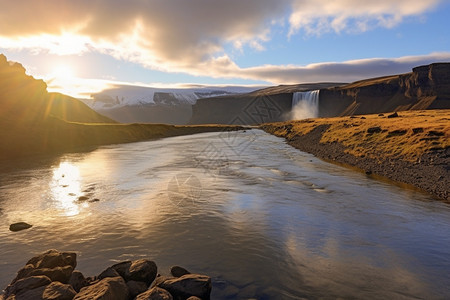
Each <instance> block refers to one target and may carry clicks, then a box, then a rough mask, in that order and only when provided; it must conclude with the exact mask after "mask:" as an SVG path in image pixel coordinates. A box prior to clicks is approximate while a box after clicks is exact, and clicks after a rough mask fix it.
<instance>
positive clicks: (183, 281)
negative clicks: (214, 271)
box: [158, 274, 211, 299]
mask: <svg viewBox="0 0 450 300" xmlns="http://www.w3.org/2000/svg"><path fill="white" fill-rule="evenodd" d="M158 287H160V288H163V289H165V290H167V291H169V292H170V293H171V294H172V296H173V297H174V298H176V299H178V298H181V299H186V298H189V297H191V296H197V297H200V298H202V299H209V297H210V294H211V278H210V277H208V276H205V275H199V274H187V275H184V276H181V277H179V278H172V279H167V280H165V281H163V282H161V283H159V284H158Z"/></svg>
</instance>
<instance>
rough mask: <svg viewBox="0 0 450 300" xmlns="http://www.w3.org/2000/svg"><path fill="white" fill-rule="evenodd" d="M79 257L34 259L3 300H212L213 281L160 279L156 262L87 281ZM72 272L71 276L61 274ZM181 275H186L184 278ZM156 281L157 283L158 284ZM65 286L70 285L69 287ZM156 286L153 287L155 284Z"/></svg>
mask: <svg viewBox="0 0 450 300" xmlns="http://www.w3.org/2000/svg"><path fill="white" fill-rule="evenodd" d="M76 264H77V263H76V255H75V253H71V252H59V251H57V250H48V251H46V252H44V253H42V254H40V255H37V256H35V257H33V258H31V259H30V260H29V261H28V262H27V264H26V266H25V267H24V268H22V269H21V270H19V272H18V275H17V277H16V278H15V279H14V280H13V281H12V282H11V284H10V285H8V287H7V288H6V289H5V291H4V294H0V299H1V300H3V299H7V300H14V299H18V300H19V299H33V300H34V299H36V300H38V299H42V300H72V299H74V300H88V299H89V300H97V299H98V300H100V299H101V300H122V299H123V300H132V299H137V300H145V299H149V300H150V299H162V300H171V299H183V300H184V299H188V298H189V297H192V296H196V297H199V298H195V299H209V298H210V293H211V278H210V277H208V276H205V275H198V274H187V273H189V272H188V271H187V270H186V269H184V268H183V267H175V268H172V270H171V271H172V273H174V274H178V275H180V277H178V278H174V277H164V276H158V277H156V274H157V266H156V264H155V263H154V262H153V261H150V260H147V259H139V260H135V261H124V262H120V263H117V264H115V265H113V266H111V267H109V268H107V269H106V270H105V271H103V272H102V273H100V274H99V275H98V276H93V277H88V278H85V277H84V275H83V274H82V273H81V272H79V271H76V270H75V271H74V270H73V269H74V268H75V267H76ZM61 270H70V273H67V274H66V273H64V272H63V273H61ZM181 274H185V275H183V276H181ZM155 279H156V280H155ZM66 282H67V283H68V284H66ZM152 283H153V284H152Z"/></svg>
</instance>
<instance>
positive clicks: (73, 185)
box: [50, 162, 87, 216]
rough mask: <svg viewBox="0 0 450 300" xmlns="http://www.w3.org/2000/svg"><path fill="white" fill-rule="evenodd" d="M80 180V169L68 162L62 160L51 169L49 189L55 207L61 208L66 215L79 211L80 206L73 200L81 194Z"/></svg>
mask: <svg viewBox="0 0 450 300" xmlns="http://www.w3.org/2000/svg"><path fill="white" fill-rule="evenodd" d="M81 181H82V177H81V175H80V169H79V168H78V167H76V166H74V165H73V164H71V163H69V162H62V163H60V164H59V166H58V167H57V168H55V169H53V177H52V181H51V183H50V189H51V192H52V196H53V198H54V200H55V203H56V205H57V207H56V208H57V209H60V210H62V211H63V214H64V215H66V216H76V215H78V214H79V213H80V206H79V205H78V204H77V203H76V202H75V201H76V200H77V199H78V197H80V196H81V195H82V192H81ZM84 205H87V203H84Z"/></svg>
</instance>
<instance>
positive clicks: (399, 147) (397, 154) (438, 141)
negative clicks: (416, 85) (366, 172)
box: [274, 109, 450, 161]
mask: <svg viewBox="0 0 450 300" xmlns="http://www.w3.org/2000/svg"><path fill="white" fill-rule="evenodd" d="M398 114H399V117H396V118H387V116H388V115H389V114H384V116H379V115H365V116H356V117H338V118H318V119H307V120H301V121H289V122H285V123H277V125H278V127H277V130H276V131H275V132H274V134H276V135H279V136H286V137H288V138H291V137H293V136H295V135H304V134H306V133H308V132H310V131H311V130H313V129H314V128H316V127H317V126H319V125H324V124H325V125H329V128H328V130H326V132H325V133H324V134H323V136H322V138H321V141H320V142H321V143H323V144H327V143H332V142H338V143H341V144H342V145H344V146H345V147H346V152H347V153H350V154H352V155H354V156H358V157H363V156H365V157H372V158H375V159H378V158H382V159H385V158H401V159H403V160H408V161H415V160H417V159H419V158H420V156H421V155H422V154H424V153H426V152H428V151H431V150H437V149H446V148H449V147H450V139H449V138H450V110H449V109H446V110H426V111H404V112H403V111H402V112H399V113H398ZM289 124H290V125H292V128H291V129H290V132H288V129H287V128H289V127H290V126H286V125H289ZM279 125H282V126H279ZM376 127H379V130H378V128H376ZM369 128H372V129H371V130H372V131H375V132H373V133H370V132H369V131H371V130H369Z"/></svg>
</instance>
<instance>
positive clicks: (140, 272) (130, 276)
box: [124, 259, 158, 285]
mask: <svg viewBox="0 0 450 300" xmlns="http://www.w3.org/2000/svg"><path fill="white" fill-rule="evenodd" d="M157 272H158V267H157V266H156V264H155V262H153V261H150V260H147V259H139V260H135V261H133V262H132V263H131V265H130V268H129V269H128V270H127V271H126V272H125V277H124V278H125V280H127V281H129V280H134V281H142V282H145V283H147V285H150V284H151V283H152V282H153V280H155V278H156V274H157Z"/></svg>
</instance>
